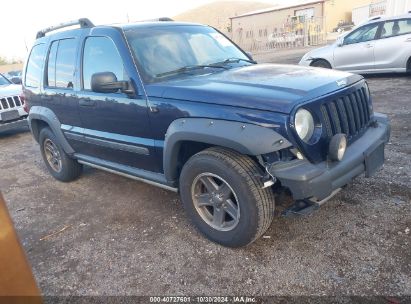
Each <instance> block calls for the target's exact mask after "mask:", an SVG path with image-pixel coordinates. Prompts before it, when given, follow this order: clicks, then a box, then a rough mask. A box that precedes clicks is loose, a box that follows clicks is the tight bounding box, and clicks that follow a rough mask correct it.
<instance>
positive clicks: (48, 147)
mask: <svg viewBox="0 0 411 304" xmlns="http://www.w3.org/2000/svg"><path fill="white" fill-rule="evenodd" d="M39 143H40V150H41V156H42V157H43V160H44V163H45V164H46V167H47V169H48V171H49V172H50V174H51V175H52V176H53V177H54V178H55V179H57V180H59V181H62V182H70V181H73V180H75V179H76V178H78V177H79V176H80V175H81V173H82V170H83V166H82V165H81V164H79V163H78V162H77V161H76V160H74V159H71V158H70V157H69V156H68V155H67V154H66V153H65V152H64V150H63V148H62V147H61V145H60V144H59V142H58V140H57V137H56V136H55V135H54V133H53V132H52V131H51V130H50V128H47V127H46V128H43V129H42V130H41V131H40V136H39Z"/></svg>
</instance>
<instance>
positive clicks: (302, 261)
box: [0, 55, 411, 296]
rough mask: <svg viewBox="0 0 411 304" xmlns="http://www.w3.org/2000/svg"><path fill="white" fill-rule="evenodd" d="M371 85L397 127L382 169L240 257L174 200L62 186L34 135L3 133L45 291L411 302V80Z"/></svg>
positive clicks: (276, 226) (91, 174) (274, 229)
mask: <svg viewBox="0 0 411 304" xmlns="http://www.w3.org/2000/svg"><path fill="white" fill-rule="evenodd" d="M293 56H294V55H293ZM368 81H369V84H370V88H371V91H372V95H373V97H374V108H375V110H376V111H379V112H383V113H387V114H388V115H389V117H390V119H391V122H392V137H391V142H390V143H389V144H388V145H387V147H386V163H385V165H384V168H383V170H381V171H379V172H378V173H377V174H376V175H375V176H374V177H372V178H369V179H365V178H363V177H360V178H358V179H356V180H355V182H354V183H353V184H351V185H349V186H348V187H347V188H346V189H345V190H344V191H342V192H340V193H339V194H338V195H337V196H335V197H334V198H333V199H332V200H330V201H329V202H328V203H327V204H325V205H324V206H323V207H322V208H321V209H320V210H319V211H317V212H315V213H314V214H312V215H309V216H306V217H297V218H276V219H275V220H274V222H273V224H272V225H271V228H270V229H269V230H268V231H267V233H266V234H265V236H264V237H263V238H261V239H260V240H258V241H257V242H255V243H254V244H253V245H251V246H249V247H246V248H242V249H228V248H223V247H220V246H218V245H216V244H213V243H211V242H209V241H208V240H207V239H205V238H204V237H202V236H201V235H200V234H199V233H198V232H197V231H196V230H195V229H194V227H193V226H192V225H191V224H190V222H189V221H188V220H187V218H186V217H185V214H184V210H183V208H182V206H181V203H180V201H179V198H178V196H177V194H174V193H171V192H167V191H164V190H161V189H158V188H155V187H153V186H149V185H146V184H143V183H140V182H136V181H133V180H129V179H126V178H123V177H120V176H116V175H113V174H109V173H105V172H102V171H98V170H94V169H91V168H87V169H86V170H85V173H84V175H83V177H82V178H81V179H79V180H77V181H75V182H72V183H69V184H64V183H60V182H58V181H56V180H54V179H53V178H52V177H51V176H50V175H49V174H48V173H47V171H46V168H45V165H44V164H43V161H42V159H41V157H40V153H39V148H38V145H37V144H36V143H35V141H34V140H33V139H32V137H31V135H30V133H28V132H27V131H26V130H18V131H14V132H9V133H6V134H1V135H0V151H1V153H0V172H1V173H0V189H1V190H2V192H3V194H4V196H5V198H6V200H7V202H8V208H9V210H10V213H11V216H12V218H13V220H14V223H15V227H16V229H17V232H18V234H19V236H20V239H21V242H22V243H23V246H24V248H25V250H26V253H27V256H28V259H29V261H30V263H31V265H32V267H33V272H34V274H35V277H36V280H37V282H38V284H39V287H40V289H41V290H42V292H43V294H44V295H162V294H168V295H198V294H202V295H239V294H241V295H244V294H245V295H281V296H287V295H330V296H341V295H362V296H366V295H386V296H388V295H390V296H403V295H411V279H410V274H411V250H410V241H411V238H410V235H411V233H410V229H411V212H410V211H411V202H410V199H411V190H410V188H411V178H410V172H411V158H410V154H411V134H410V124H409V121H410V120H411V113H410V111H411V107H410V96H411V89H410V88H411V78H409V77H405V76H396V75H388V76H379V77H368ZM62 229H63V231H62V232H60V233H56V234H53V233H55V232H58V231H60V230H62ZM45 236H48V237H46V238H44V237H45Z"/></svg>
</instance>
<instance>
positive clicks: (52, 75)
mask: <svg viewBox="0 0 411 304" xmlns="http://www.w3.org/2000/svg"><path fill="white" fill-rule="evenodd" d="M58 45H59V42H58V41H54V42H53V44H52V45H51V48H50V53H49V58H48V61H47V81H46V86H50V87H55V86H56V57H57V56H56V55H57V48H58Z"/></svg>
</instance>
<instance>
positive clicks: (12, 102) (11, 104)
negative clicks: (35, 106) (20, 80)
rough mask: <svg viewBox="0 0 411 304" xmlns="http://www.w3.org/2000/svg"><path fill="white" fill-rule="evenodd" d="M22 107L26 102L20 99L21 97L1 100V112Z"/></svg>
mask: <svg viewBox="0 0 411 304" xmlns="http://www.w3.org/2000/svg"><path fill="white" fill-rule="evenodd" d="M22 105H24V101H22V100H21V99H20V96H10V97H4V98H1V99H0V110H6V109H12V108H16V107H21V106H22Z"/></svg>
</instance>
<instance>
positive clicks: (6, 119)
mask: <svg viewBox="0 0 411 304" xmlns="http://www.w3.org/2000/svg"><path fill="white" fill-rule="evenodd" d="M27 115H28V114H27V112H26V110H25V109H24V98H23V97H22V89H21V85H15V84H13V83H11V82H10V80H8V79H7V78H6V77H4V76H3V75H2V74H0V132H3V131H7V130H10V129H14V128H19V127H23V126H27Z"/></svg>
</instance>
